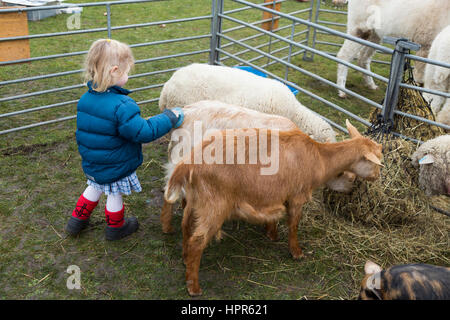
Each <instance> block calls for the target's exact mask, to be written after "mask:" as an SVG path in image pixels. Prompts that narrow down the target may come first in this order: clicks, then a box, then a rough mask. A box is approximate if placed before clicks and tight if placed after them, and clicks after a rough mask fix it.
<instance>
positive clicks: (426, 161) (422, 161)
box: [419, 154, 434, 164]
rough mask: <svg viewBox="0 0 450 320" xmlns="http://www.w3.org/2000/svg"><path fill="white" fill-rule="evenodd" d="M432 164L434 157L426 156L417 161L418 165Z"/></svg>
mask: <svg viewBox="0 0 450 320" xmlns="http://www.w3.org/2000/svg"><path fill="white" fill-rule="evenodd" d="M430 163H434V157H433V156H432V155H431V154H427V155H426V156H425V157H423V158H422V159H420V160H419V164H430Z"/></svg>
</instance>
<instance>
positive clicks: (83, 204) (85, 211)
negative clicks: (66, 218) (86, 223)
mask: <svg viewBox="0 0 450 320" xmlns="http://www.w3.org/2000/svg"><path fill="white" fill-rule="evenodd" d="M97 204H98V201H97V202H93V201H90V200H88V199H86V198H85V197H84V196H83V195H81V196H80V198H78V201H77V204H76V207H75V210H73V212H72V217H75V218H78V219H80V220H87V219H89V217H90V216H91V213H92V210H94V208H95V207H96V206H97Z"/></svg>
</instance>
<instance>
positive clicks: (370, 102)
mask: <svg viewBox="0 0 450 320" xmlns="http://www.w3.org/2000/svg"><path fill="white" fill-rule="evenodd" d="M219 36H221V37H223V38H224V39H226V40H228V41H232V42H235V43H236V44H239V45H241V46H243V47H245V48H247V49H250V50H253V51H255V52H258V53H259V54H261V55H264V56H266V57H269V58H271V59H273V60H275V61H277V62H279V63H281V64H282V65H284V66H288V67H290V68H292V69H294V70H297V71H299V72H301V73H303V74H305V75H307V76H309V77H311V78H313V79H316V80H319V81H321V82H323V83H325V84H328V85H330V86H332V87H334V88H336V89H341V87H340V86H338V85H336V84H335V83H334V82H332V81H330V80H328V79H325V78H323V77H321V76H319V75H316V74H315V73H312V72H310V71H307V70H305V69H303V68H300V67H298V66H296V65H293V64H291V63H288V62H286V61H284V60H282V59H280V58H278V57H275V56H274V55H271V54H269V53H267V52H264V51H261V50H259V49H255V48H253V47H251V46H249V45H247V44H245V43H243V42H241V41H238V40H235V39H232V38H230V37H228V36H226V35H224V34H219ZM233 57H235V56H234V55H233ZM342 89H344V88H342ZM344 90H345V92H346V93H348V94H351V95H353V96H355V97H356V98H358V99H360V100H362V101H364V102H366V103H368V104H370V105H372V106H374V107H376V108H382V106H381V105H380V104H378V103H376V102H373V101H372V100H369V99H367V98H366V97H364V96H361V95H359V94H357V93H355V92H353V91H351V90H349V89H346V88H345V89H344Z"/></svg>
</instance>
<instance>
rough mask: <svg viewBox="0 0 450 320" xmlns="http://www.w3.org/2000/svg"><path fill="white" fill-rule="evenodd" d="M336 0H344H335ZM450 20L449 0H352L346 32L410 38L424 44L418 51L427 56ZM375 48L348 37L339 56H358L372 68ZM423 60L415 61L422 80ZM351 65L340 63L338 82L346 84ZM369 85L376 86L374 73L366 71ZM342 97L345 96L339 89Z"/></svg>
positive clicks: (375, 38) (366, 36) (376, 38)
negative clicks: (370, 74) (372, 74)
mask: <svg viewBox="0 0 450 320" xmlns="http://www.w3.org/2000/svg"><path fill="white" fill-rule="evenodd" d="M337 2H342V1H340V0H336V3H337ZM449 24H450V1H448V0H444V1H443V0H349V1H348V19H347V33H348V34H350V35H352V36H355V37H358V38H361V39H364V40H368V41H371V42H374V43H380V41H381V40H382V39H383V37H385V36H391V37H397V38H407V39H409V40H411V41H413V42H415V43H418V44H420V45H421V48H420V50H419V51H417V55H418V56H421V57H424V58H426V57H427V56H428V51H429V50H430V47H431V43H432V42H433V40H434V38H435V37H436V35H437V34H438V33H439V32H440V31H441V30H442V29H443V28H445V27H446V26H448V25H449ZM374 53H375V49H372V48H370V47H367V46H364V45H361V44H358V43H356V42H354V41H350V40H345V41H344V44H343V46H342V47H341V49H340V50H339V52H338V54H337V57H338V58H339V59H342V60H345V61H347V62H351V61H352V60H353V59H354V58H357V57H358V65H359V66H360V67H362V68H365V69H366V70H368V71H370V62H371V59H372V56H373V55H374ZM424 68H425V65H424V63H421V62H416V63H415V70H414V76H415V80H416V81H417V82H419V83H423V77H424ZM347 72H348V67H346V66H344V65H342V64H338V69H337V84H338V85H339V86H341V87H344V88H345V82H346V78H347ZM363 77H364V81H365V83H366V85H367V86H368V87H369V88H371V89H377V85H376V84H375V82H374V81H373V79H372V77H371V76H368V75H365V74H364V75H363ZM339 96H340V97H342V98H343V97H345V96H346V94H345V93H344V92H343V91H339Z"/></svg>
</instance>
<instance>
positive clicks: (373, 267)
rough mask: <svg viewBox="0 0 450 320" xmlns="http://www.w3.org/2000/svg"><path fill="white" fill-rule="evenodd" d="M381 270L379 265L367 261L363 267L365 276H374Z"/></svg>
mask: <svg viewBox="0 0 450 320" xmlns="http://www.w3.org/2000/svg"><path fill="white" fill-rule="evenodd" d="M382 270H383V269H382V268H381V267H380V266H379V265H377V264H376V263H375V262H372V261H370V260H367V262H366V264H365V265H364V272H365V273H366V274H375V273H379V272H381V271H382Z"/></svg>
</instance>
